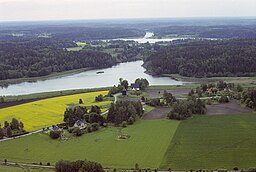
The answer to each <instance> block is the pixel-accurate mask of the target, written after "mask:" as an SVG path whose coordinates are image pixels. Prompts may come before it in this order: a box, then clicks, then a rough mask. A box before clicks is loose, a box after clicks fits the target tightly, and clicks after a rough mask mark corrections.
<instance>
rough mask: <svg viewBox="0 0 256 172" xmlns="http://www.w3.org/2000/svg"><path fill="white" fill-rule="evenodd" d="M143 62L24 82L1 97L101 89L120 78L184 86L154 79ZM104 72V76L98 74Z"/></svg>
mask: <svg viewBox="0 0 256 172" xmlns="http://www.w3.org/2000/svg"><path fill="white" fill-rule="evenodd" d="M142 64H143V61H135V62H127V63H120V64H118V65H116V66H113V67H110V68H106V69H100V70H90V71H86V72H82V73H79V74H73V75H70V76H63V77H59V78H53V79H48V80H42V81H40V80H39V81H36V82H23V83H19V84H12V85H9V86H8V87H7V88H0V95H2V96H3V95H5V96H7V95H24V94H31V93H39V92H48V91H58V90H71V89H81V88H100V87H108V86H113V85H117V84H118V82H119V78H123V79H127V80H128V81H129V83H131V82H134V81H135V79H137V78H146V79H147V80H148V81H149V83H150V85H182V84H184V83H183V82H181V81H175V80H173V79H171V78H169V77H153V76H151V75H148V74H146V73H144V72H145V68H143V67H142V66H141V65H142ZM98 71H104V73H102V74H96V73H97V72H98Z"/></svg>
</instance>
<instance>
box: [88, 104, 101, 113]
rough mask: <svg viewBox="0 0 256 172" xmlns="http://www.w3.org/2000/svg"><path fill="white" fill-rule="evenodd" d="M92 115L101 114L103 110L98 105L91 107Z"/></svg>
mask: <svg viewBox="0 0 256 172" xmlns="http://www.w3.org/2000/svg"><path fill="white" fill-rule="evenodd" d="M90 113H97V114H100V113H101V109H100V107H99V106H97V105H95V106H91V110H90Z"/></svg>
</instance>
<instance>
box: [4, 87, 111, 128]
mask: <svg viewBox="0 0 256 172" xmlns="http://www.w3.org/2000/svg"><path fill="white" fill-rule="evenodd" d="M107 93H108V91H99V92H90V93H82V94H74V95H70V96H61V97H56V98H49V99H44V100H39V101H35V102H31V103H26V104H21V105H17V106H13V107H8V108H3V109H0V123H1V124H3V123H4V121H11V119H12V118H17V119H18V120H21V121H22V122H23V123H24V125H25V130H27V131H34V130H37V129H41V128H43V127H48V126H51V125H54V124H57V123H62V122H63V114H64V111H65V109H66V108H67V107H68V106H72V105H75V104H78V100H79V99H80V98H81V99H83V102H84V104H83V105H84V106H91V105H98V106H101V107H102V111H105V110H107V106H108V105H109V104H110V103H111V101H103V102H95V97H96V96H98V95H99V94H102V95H106V94H107Z"/></svg>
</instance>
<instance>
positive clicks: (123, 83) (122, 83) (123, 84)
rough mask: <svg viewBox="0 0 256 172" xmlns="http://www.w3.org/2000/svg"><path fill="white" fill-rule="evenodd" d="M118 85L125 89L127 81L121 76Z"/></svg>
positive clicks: (127, 84)
mask: <svg viewBox="0 0 256 172" xmlns="http://www.w3.org/2000/svg"><path fill="white" fill-rule="evenodd" d="M119 82H120V85H121V86H122V87H123V88H125V89H126V90H127V89H128V86H129V83H128V81H127V80H123V78H120V79H119Z"/></svg>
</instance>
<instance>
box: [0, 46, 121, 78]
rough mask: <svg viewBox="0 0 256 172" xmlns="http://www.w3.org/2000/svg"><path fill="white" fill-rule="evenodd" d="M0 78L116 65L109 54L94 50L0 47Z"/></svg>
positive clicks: (36, 75) (42, 74)
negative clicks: (74, 50)
mask: <svg viewBox="0 0 256 172" xmlns="http://www.w3.org/2000/svg"><path fill="white" fill-rule="evenodd" d="M0 62H1V63H0V80H5V79H14V78H23V77H38V76H45V75H49V74H51V73H54V72H62V71H67V70H73V69H80V68H87V67H93V68H104V67H109V66H112V65H114V64H116V63H117V62H116V59H115V58H112V56H111V55H109V54H107V53H103V52H97V51H77V52H69V51H65V50H63V49H55V48H49V47H43V46H39V47H36V46H34V47H33V46H27V45H14V46H9V47H4V46H0Z"/></svg>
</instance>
